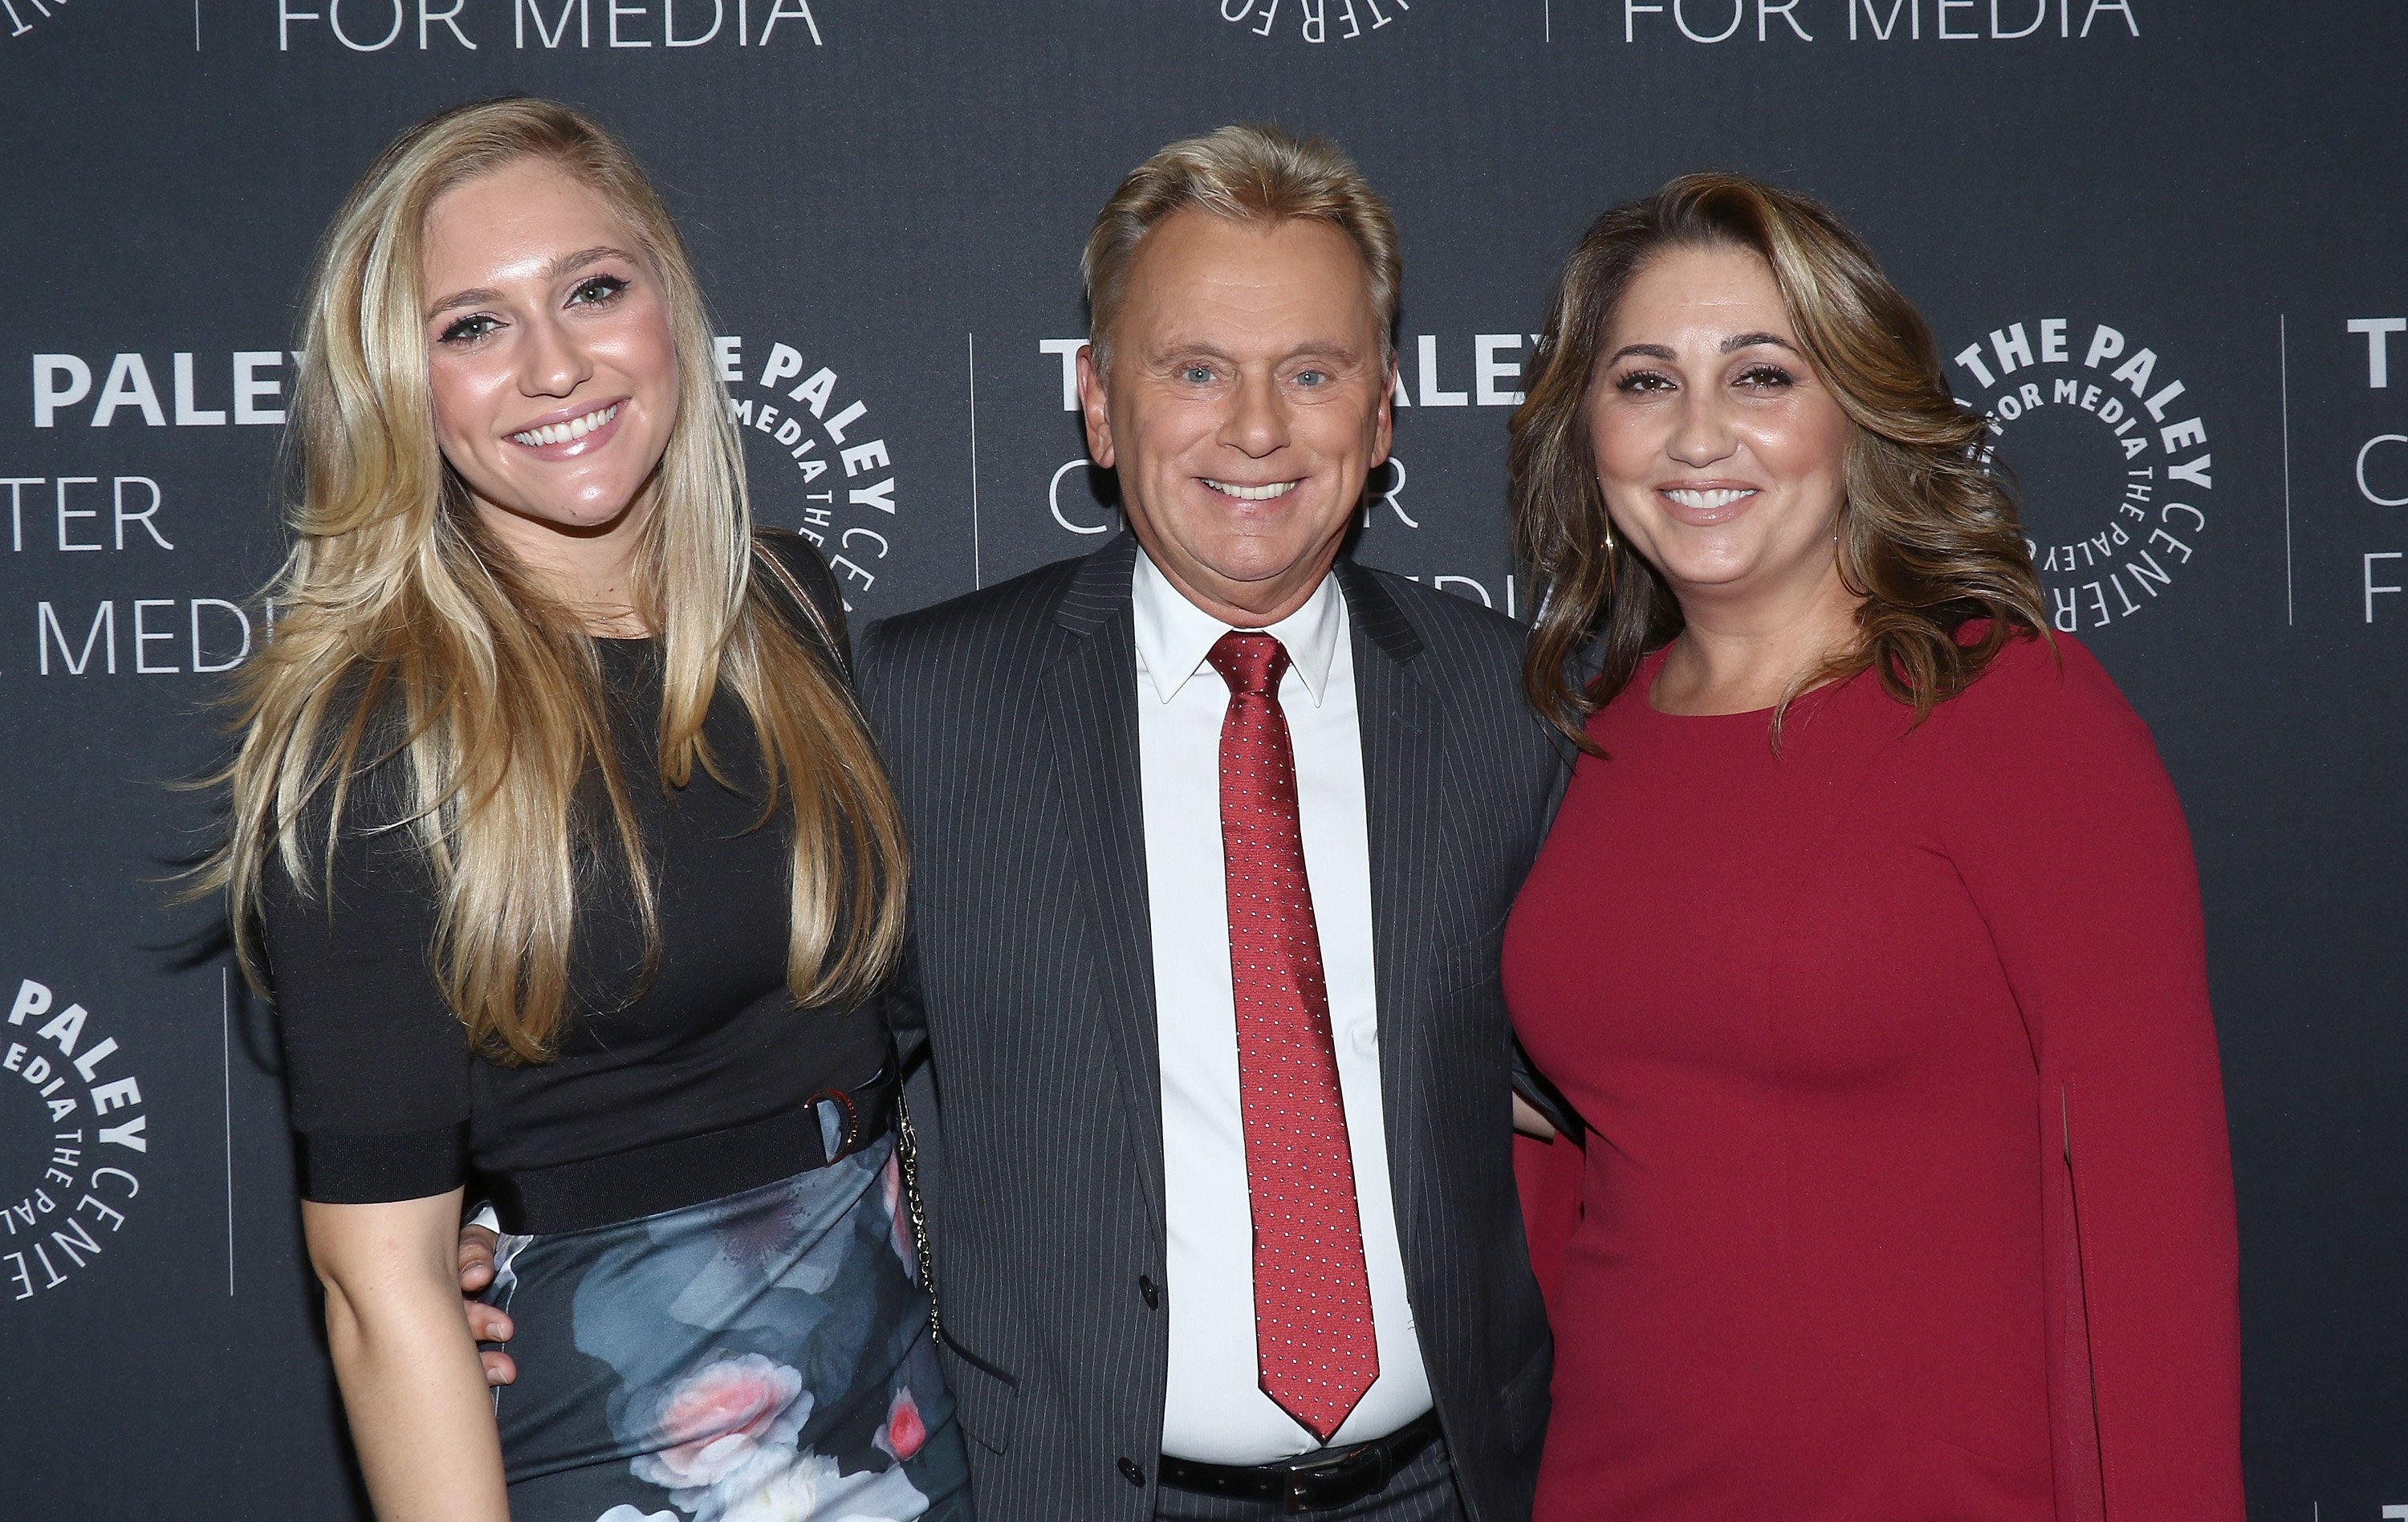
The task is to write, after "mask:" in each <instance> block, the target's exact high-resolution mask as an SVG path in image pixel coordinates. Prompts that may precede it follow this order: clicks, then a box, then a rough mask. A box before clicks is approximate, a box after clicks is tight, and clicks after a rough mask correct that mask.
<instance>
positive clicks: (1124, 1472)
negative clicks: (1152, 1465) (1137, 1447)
mask: <svg viewBox="0 0 2408 1522" xmlns="http://www.w3.org/2000/svg"><path fill="white" fill-rule="evenodd" d="M1121 1478H1122V1479H1124V1480H1126V1481H1127V1482H1128V1483H1129V1484H1131V1485H1133V1486H1137V1487H1138V1488H1139V1489H1140V1490H1142V1489H1144V1488H1145V1471H1144V1470H1142V1469H1140V1468H1139V1467H1138V1462H1137V1460H1136V1459H1134V1458H1124V1459H1122V1460H1121Z"/></svg>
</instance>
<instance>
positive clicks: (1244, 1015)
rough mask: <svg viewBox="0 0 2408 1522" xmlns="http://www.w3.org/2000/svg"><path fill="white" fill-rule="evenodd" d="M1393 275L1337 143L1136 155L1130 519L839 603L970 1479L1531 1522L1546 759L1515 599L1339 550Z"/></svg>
mask: <svg viewBox="0 0 2408 1522" xmlns="http://www.w3.org/2000/svg"><path fill="white" fill-rule="evenodd" d="M1399 269H1400V266H1399V261H1398V254H1397V243H1396V234H1395V229H1394V226H1393V224H1392V223H1391V222H1390V219H1389V216H1388V213H1387V210H1386V208H1385V207H1384V206H1383V204H1382V203H1381V201H1380V199H1379V198H1378V197H1377V195H1375V194H1373V193H1372V191H1371V189H1370V188H1369V185H1368V184H1366V183H1365V182H1364V180H1363V179H1362V177H1361V175H1360V174H1359V172H1357V171H1356V169H1355V166H1354V165H1352V164H1351V163H1349V162H1348V161H1347V160H1346V159H1345V158H1344V157H1343V156H1342V155H1340V153H1339V152H1338V151H1336V150H1334V149H1332V148H1330V147H1328V146H1327V145H1326V144H1323V143H1319V142H1313V143H1303V142H1298V141H1297V140H1295V139H1293V138H1290V137H1288V136H1285V135H1283V134H1281V133H1278V132H1276V131H1274V130H1269V129H1257V128H1225V129H1223V130H1222V131H1220V132H1216V133H1213V134H1211V135H1209V136H1204V137H1201V138H1197V139H1191V140H1189V141H1185V142H1181V143H1175V144H1173V145H1171V146H1170V147H1168V148H1167V149H1165V150H1164V151H1162V152H1161V153H1159V154H1157V155H1156V156H1155V157H1154V159H1152V160H1150V161H1149V162H1148V163H1147V164H1145V165H1142V166H1140V168H1138V169H1137V170H1136V171H1134V172H1133V173H1131V174H1130V175H1129V176H1128V178H1127V179H1125V180H1124V181H1123V183H1122V184H1121V186H1120V188H1119V189H1118V190H1117V191H1116V192H1115V193H1114V194H1113V196H1112V198H1111V202H1110V203H1109V204H1107V206H1106V207H1105V208H1104V210H1103V212H1102V214H1101V215H1100V216H1099V217H1098V218H1097V223H1096V228H1095V232H1094V235H1093V237H1091V239H1090V241H1089V244H1088V247H1087V251H1086V258H1085V275H1086V280H1087V289H1088V295H1089V299H1090V303H1091V305H1092V308H1093V317H1094V327H1093V341H1092V343H1091V345H1090V347H1089V348H1088V349H1087V350H1086V351H1085V352H1082V354H1081V355H1080V357H1079V391H1080V396H1081V401H1082V409H1083V412H1084V421H1085V425H1086V432H1087V439H1088V447H1089V449H1090V452H1092V454H1093V456H1094V458H1095V460H1096V462H1097V464H1098V465H1100V466H1102V467H1106V468H1108V469H1111V470H1113V471H1115V472H1116V474H1117V476H1118V479H1119V483H1120V489H1121V496H1122V501H1123V505H1124V508H1125V513H1126V517H1127V523H1128V529H1129V532H1128V533H1127V534H1126V535H1124V536H1121V537H1119V538H1115V539H1114V540H1113V541H1112V542H1111V543H1109V544H1107V545H1105V546H1104V547H1103V548H1102V549H1100V550H1098V551H1097V552H1096V553H1093V554H1090V555H1087V556H1085V557H1083V558H1081V559H1076V560H1068V561H1063V562H1060V563H1057V564H1055V565H1051V566H1047V567H1042V568H1040V569H1039V570H1036V571H1032V572H1030V573H1029V574H1027V575H1025V576H1022V577H1019V578H1017V579H1015V580H1013V581H1011V582H1004V583H1002V584H1000V585H997V586H994V587H989V588H986V589H985V590H983V591H981V592H977V593H974V594H972V595H970V596H965V597H959V598H955V599H954V600H953V601H951V602H947V603H944V604H941V605H939V606H937V607H934V608H930V609H926V610H922V611H919V612H915V613H909V614H905V615H903V616H900V617H897V618H894V619H890V620H887V621H886V622H884V623H882V624H880V625H876V626H874V627H872V628H871V629H870V630H869V631H868V633H867V636H866V637H865V638H864V639H862V640H861V645H860V651H859V654H858V681H859V684H860V690H861V694H862V699H863V702H864V705H865V708H866V709H867V712H868V715H869V718H870V722H871V724H872V726H873V727H874V728H875V729H876V731H877V733H878V734H879V736H880V737H881V739H882V741H883V743H884V746H885V752H886V756H887V760H888V763H889V766H890V768H891V769H892V773H893V777H894V783H895V787H896V794H897V796H898V797H899V799H900V801H901V804H902V807H903V811H904V813H905V816H906V818H907V820H908V822H909V825H910V836H911V843H912V856H913V864H912V883H911V892H912V911H911V923H912V940H913V946H912V951H911V955H910V966H909V968H908V969H907V973H906V976H905V978H904V980H903V984H904V986H903V987H902V989H901V990H900V991H899V993H898V995H897V997H896V1025H897V1027H898V1029H899V1031H900V1032H901V1034H902V1036H903V1038H904V1043H905V1046H906V1049H907V1052H910V1053H916V1052H918V1051H919V1050H921V1049H923V1048H924V1047H925V1052H926V1053H927V1055H929V1056H930V1058H931V1060H930V1061H929V1062H928V1063H927V1064H926V1065H925V1066H924V1067H923V1068H922V1069H921V1070H919V1071H918V1073H917V1074H916V1075H915V1076H914V1078H913V1080H912V1082H911V1084H910V1095H911V1099H912V1105H911V1109H912V1114H913V1119H914V1121H915V1124H916V1127H917V1129H918V1132H919V1134H920V1141H921V1151H922V1170H921V1171H922V1183H923V1186H924V1189H925V1196H926V1203H927V1217H928V1221H929V1225H930V1228H931V1234H932V1237H933V1244H932V1256H933V1261H934V1276H935V1280H936V1289H937V1295H938V1300H939V1308H940V1313H941V1324H942V1332H941V1339H940V1342H939V1349H940V1353H941V1355H942V1356H943V1357H944V1362H945V1371H946V1374H947V1378H948V1380H949V1382H950V1384H951V1386H952V1389H953V1394H954V1395H955V1397H956V1399H957V1400H958V1402H959V1411H960V1419H961V1422H962V1425H963V1427H964V1429H965V1430H966V1432H967V1433H968V1437H969V1439H970V1442H971V1447H970V1453H971V1458H972V1465H973V1472H972V1477H973V1488H974V1493H975V1497H976V1500H977V1504H978V1509H979V1513H980V1515H981V1517H982V1519H983V1522H1148V1519H1153V1518H1162V1519H1178V1522H1206V1519H1221V1518H1231V1519H1235V1518H1252V1517H1258V1516H1260V1517H1268V1516H1276V1515H1289V1514H1293V1513H1297V1512H1309V1513H1311V1514H1312V1515H1324V1516H1327V1517H1330V1518H1333V1519H1336V1518H1344V1519H1356V1518H1360V1519H1378V1522H1426V1519H1441V1518H1442V1519H1448V1522H1455V1519H1465V1518H1469V1519H1474V1522H1521V1519H1525V1518H1527V1516H1528V1515H1529V1511H1530V1501H1531V1493H1532V1488H1533V1486H1534V1483H1535V1479H1536V1474H1537V1469H1538V1459H1539V1448H1540V1440H1541V1434H1542V1432H1543V1430H1544V1428H1545V1422H1546V1414H1547V1385H1548V1376H1549V1371H1550V1343H1549V1339H1548V1334H1547V1328H1546V1321H1545V1315H1544V1312H1543V1309H1542V1307H1541V1303H1540V1300H1539V1295H1538V1290H1537V1288H1536V1286H1535V1285H1534V1284H1533V1282H1532V1279H1531V1275H1530V1268H1529V1261H1528V1256H1527V1248H1526V1246H1525V1243H1524V1240H1523V1230H1522V1222H1521V1217H1520V1213H1519V1207H1518V1203H1517V1197H1516V1193H1515V1189H1514V1185H1513V1177H1512V1161H1511V1137H1510V1131H1509V1123H1508V1106H1509V1102H1510V1096H1511V1082H1512V1076H1511V1075H1512V1038H1511V1034H1510V1032H1509V1029H1508V1026H1507V1020H1506V1013H1505V1008H1504V1003H1503V998H1502V994H1501V991H1500V989H1499V986H1498V952H1499V940H1500V938H1501V935H1502V931H1503V926H1504V920H1505V915H1506V912H1507V910H1508V908H1509V907H1510V906H1511V904H1512V897H1513V895H1514V892H1515V890H1516V889H1517V888H1518V887H1519V886H1520V884H1521V882H1522V878H1523V876H1524V873H1525V872H1526V870H1527V868H1528V866H1529V864H1530V861H1531V858H1532V857H1533V855H1534V854H1536V852H1537V849H1538V845H1539V841H1540V837H1541V832H1542V830H1543V828H1544V825H1545V821H1546V818H1547V816H1548V813H1549V811H1550V809H1551V807H1552V804H1553V802H1554V799H1555V796H1556V794H1557V792H1558V790H1559V789H1560V786H1561V784H1562V781H1563V778H1564V775H1565V772H1566V766H1565V762H1564V760H1563V758H1562V756H1561V755H1560V754H1558V753H1557V751H1556V750H1555V747H1554V746H1553V745H1551V744H1550V742H1549V741H1548V739H1546V738H1545V736H1544V734H1543V732H1542V730H1541V726H1540V725H1539V724H1538V723H1537V721H1536V720H1535V719H1534V718H1533V717H1531V715H1530V714H1529V713H1528V711H1527V709H1526V708H1525V706H1524V705H1523V703H1522V700H1521V697H1520V687H1519V682H1518V671H1519V661H1520V656H1521V652H1522V635H1521V630H1520V629H1519V627H1518V626H1517V625H1513V624H1512V623H1511V622H1510V621H1508V620H1506V619H1504V618H1501V617H1499V616H1498V615H1496V614H1494V613H1492V612H1489V611H1488V610H1485V609H1483V608H1480V607H1477V606H1474V605H1472V604H1469V603H1467V602H1464V601H1462V600H1460V599H1457V598H1454V597H1451V596H1445V595H1442V594H1438V593H1434V592H1432V591H1430V590H1428V589H1426V588H1424V587H1421V586H1419V585H1416V584H1415V583H1413V582H1409V581H1407V580H1405V579H1403V578H1400V577H1396V576H1392V575H1389V574H1387V573H1384V572H1381V571H1375V570H1371V569H1369V568H1367V567H1360V566H1357V565H1355V564H1354V563H1353V562H1351V561H1349V560H1346V559H1343V558H1341V557H1340V548H1341V546H1342V544H1343V542H1344V540H1345V538H1346V537H1347V531H1348V529H1349V527H1350V526H1351V524H1352V523H1353V521H1354V519H1355V514H1356V513H1357V511H1358V510H1359V507H1360V504H1361V503H1362V501H1363V498H1364V491H1365V482H1366V481H1367V478H1368V476H1369V472H1370V471H1371V470H1372V469H1373V468H1374V467H1377V466H1378V465H1379V464H1380V463H1381V462H1382V461H1383V460H1384V459H1385V458H1386V456H1387V452H1388V444H1389V436H1390V421H1391V420H1390V414H1389V397H1390V395H1391V393H1392V391H1393V389H1394V385H1395V358H1394V352H1393V339H1392V331H1393V326H1394V319H1395V314H1396V302H1397V290H1398V278H1399ZM484 1335H489V1336H490V1335H492V1333H491V1330H490V1329H487V1330H486V1331H485V1332H484Z"/></svg>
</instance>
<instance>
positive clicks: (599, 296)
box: [568, 275, 627, 306]
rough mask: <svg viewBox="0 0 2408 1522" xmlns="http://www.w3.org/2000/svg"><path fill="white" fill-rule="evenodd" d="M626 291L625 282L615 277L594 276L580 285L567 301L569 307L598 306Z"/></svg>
mask: <svg viewBox="0 0 2408 1522" xmlns="http://www.w3.org/2000/svg"><path fill="white" fill-rule="evenodd" d="M626 289H627V282H626V281H625V280H622V279H620V278H619V277H618V276H616V275H596V276H595V277H594V278H593V279H592V280H586V281H584V282H583V283H581V284H580V285H579V286H578V287H577V289H576V291H575V292H573V293H572V294H570V295H569V298H568V301H569V305H571V306H577V305H585V306H600V305H602V304H603V303H605V302H607V301H609V300H610V299H611V298H612V297H614V296H616V295H618V294H620V293H621V292H623V291H624V290H626Z"/></svg>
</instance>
